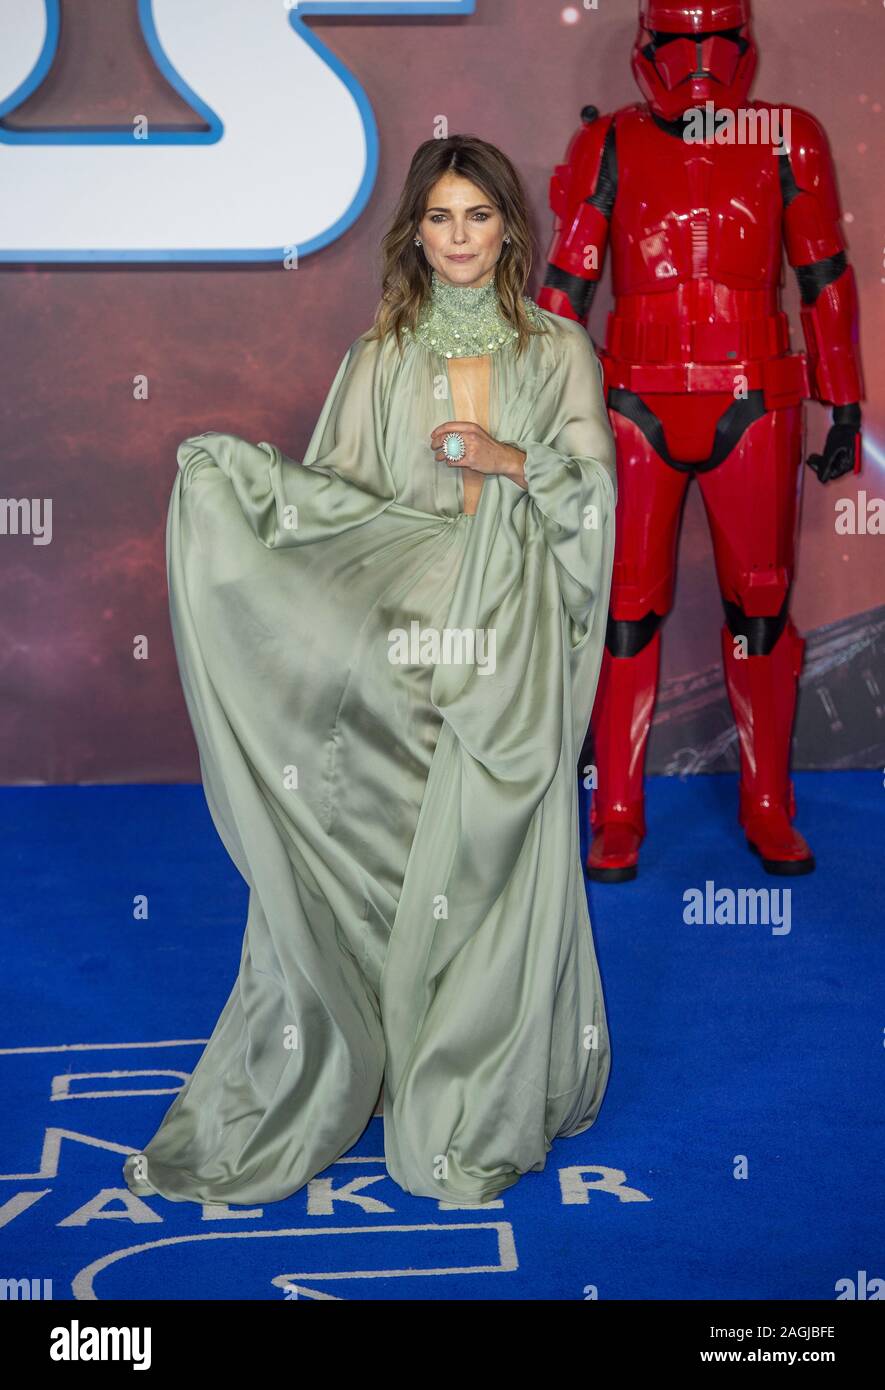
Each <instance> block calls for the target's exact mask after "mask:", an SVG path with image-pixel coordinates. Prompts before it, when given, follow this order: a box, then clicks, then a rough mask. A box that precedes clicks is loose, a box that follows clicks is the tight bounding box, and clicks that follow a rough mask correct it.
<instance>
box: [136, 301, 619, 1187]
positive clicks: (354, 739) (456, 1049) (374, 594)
mask: <svg viewBox="0 0 885 1390" xmlns="http://www.w3.org/2000/svg"><path fill="white" fill-rule="evenodd" d="M544 319H545V321H546V324H547V327H548V332H546V333H543V334H539V335H535V336H533V337H532V338H531V339H530V341H529V345H528V348H527V349H526V350H525V351H524V353H523V355H522V356H521V357H519V356H517V354H516V353H515V351H514V349H513V348H512V347H511V346H510V345H509V344H508V345H507V346H506V347H504V348H501V349H500V350H498V351H496V352H492V353H489V354H487V356H486V358H485V359H473V365H474V367H477V366H478V367H479V370H480V375H478V376H477V374H476V372H475V371H474V372H471V371H470V369H469V364H465V363H464V362H458V363H457V365H456V366H453V365H452V364H453V360H454V359H447V358H446V357H445V356H442V355H439V354H438V353H437V352H436V351H435V350H432V349H430V348H427V347H425V346H424V344H423V343H421V342H419V341H418V340H417V339H416V338H414V337H412V338H410V337H407V338H406V339H405V340H404V345H403V349H402V353H400V352H399V350H398V349H397V346H396V344H395V342H394V340H393V338H392V337H388V338H386V339H385V340H384V341H383V342H381V341H377V340H374V341H373V340H369V339H367V338H365V337H361V338H358V339H357V340H356V341H355V342H354V343H353V344H352V345H351V347H350V348H349V349H348V352H347V353H346V355H345V357H344V359H343V361H342V362H341V365H340V367H339V369H338V371H337V373H336V376H335V379H334V382H333V384H332V387H331V389H330V391H329V394H328V397H327V399H326V402H325V404H324V406H323V408H322V411H321V414H320V417H319V419H318V421H317V425H316V428H315V430H314V432H313V435H312V438H311V441H310V444H309V446H308V449H307V452H306V454H305V456H304V458H303V460H302V461H300V462H299V461H296V460H294V459H291V458H288V457H286V456H284V455H283V454H281V452H280V450H279V448H277V447H276V446H274V445H272V444H267V443H260V444H253V443H250V442H248V441H246V440H243V439H240V438H238V437H236V436H233V435H229V434H217V433H207V434H202V435H197V436H195V437H193V438H190V439H187V440H185V441H184V442H183V443H182V444H181V446H180V448H179V452H178V463H179V473H178V475H177V477H176V480H175V485H174V487H173V491H172V496H171V499H170V504H169V513H168V525H167V567H168V581H169V597H170V612H171V619H172V628H173V636H174V640H175V648H176V654H177V658H178V662H179V668H180V673H181V680H182V685H183V689H184V693H185V697H186V701H187V706H188V711H189V714H190V717H191V721H192V724H193V728H194V732H195V736H196V740H197V745H198V749H199V755H200V767H201V773H202V777H203V785H204V789H205V794H206V799H207V803H208V806H209V809H210V812H211V815H212V818H213V821H214V823H215V826H216V828H217V831H218V833H219V835H220V837H221V839H222V841H223V843H224V845H225V847H226V849H227V850H228V852H229V854H230V856H231V858H232V859H233V861H234V863H235V864H236V866H237V868H238V869H239V871H240V873H241V874H242V875H243V877H244V879H245V881H246V883H247V884H248V886H249V907H248V915H247V921H246V927H245V934H244V939H243V946H242V954H241V959H240V965H239V973H238V976H237V979H236V981H235V983H234V985H233V988H232V991H231V993H230V996H229V998H228V1000H227V1003H226V1004H225V1006H224V1009H223V1011H222V1013H221V1016H220V1017H219V1019H218V1022H217V1024H216V1026H215V1029H214V1031H213V1032H212V1035H211V1037H210V1039H209V1041H208V1043H207V1045H206V1047H205V1049H204V1051H203V1053H202V1055H201V1057H200V1059H199V1061H198V1063H197V1065H196V1067H195V1069H194V1071H193V1073H192V1074H191V1076H190V1077H189V1079H188V1081H187V1082H186V1084H185V1085H184V1087H183V1088H182V1090H181V1091H180V1092H179V1094H178V1095H177V1096H176V1098H175V1100H174V1102H173V1103H172V1105H171V1106H170V1108H169V1110H168V1111H167V1113H166V1115H165V1117H164V1119H163V1121H162V1123H161V1125H160V1127H159V1129H158V1130H157V1132H156V1134H155V1135H154V1137H153V1138H152V1139H151V1141H150V1143H149V1144H147V1145H146V1147H145V1148H144V1150H143V1151H142V1152H141V1153H139V1154H133V1155H131V1156H130V1157H129V1158H127V1160H126V1163H125V1166H124V1175H125V1180H126V1182H127V1184H128V1186H129V1188H130V1189H131V1190H132V1191H133V1192H135V1193H139V1194H151V1193H156V1194H159V1195H161V1196H164V1197H166V1198H168V1199H169V1200H171V1201H196V1202H225V1203H229V1202H232V1203H244V1204H250V1205H251V1204H254V1203H263V1202H271V1201H275V1200H280V1199H282V1198H285V1197H287V1196H289V1195H291V1194H292V1193H294V1192H296V1191H297V1190H298V1189H299V1188H301V1187H302V1186H304V1185H305V1184H306V1183H307V1182H308V1181H309V1180H310V1179H311V1178H313V1177H314V1176H315V1175H316V1174H318V1173H320V1172H321V1171H322V1170H323V1169H325V1168H326V1167H327V1166H328V1165H329V1164H331V1163H333V1162H334V1161H335V1160H336V1159H337V1158H339V1157H340V1156H341V1155H343V1154H344V1153H346V1152H347V1150H348V1149H349V1148H351V1146H352V1145H353V1144H354V1143H355V1141H356V1140H357V1139H358V1138H359V1137H360V1135H361V1134H362V1132H363V1131H364V1129H365V1127H366V1125H367V1123H368V1122H369V1120H370V1119H371V1117H372V1114H373V1112H374V1109H375V1105H376V1101H377V1098H378V1095H379V1088H381V1086H382V1083H383V1124H384V1151H385V1161H386V1166H387V1171H388V1173H389V1174H390V1176H391V1177H392V1178H393V1180H394V1181H395V1182H396V1183H398V1184H399V1186H400V1187H401V1188H402V1189H404V1190H405V1191H406V1192H409V1193H413V1194H415V1195H418V1196H425V1197H431V1198H434V1199H437V1200H439V1201H443V1202H447V1203H452V1204H456V1205H474V1204H478V1203H484V1202H488V1201H491V1200H493V1199H494V1198H495V1197H496V1195H497V1194H498V1193H500V1192H501V1191H502V1190H503V1189H504V1188H506V1187H508V1186H510V1185H511V1184H513V1183H515V1182H516V1181H518V1179H519V1177H520V1176H521V1175H522V1174H523V1173H525V1172H527V1171H529V1170H540V1169H542V1168H543V1167H544V1164H545V1161H546V1155H547V1152H548V1151H549V1149H550V1147H551V1144H552V1141H553V1139H554V1138H555V1137H557V1136H563V1135H572V1134H578V1133H580V1132H581V1131H582V1130H585V1129H587V1128H588V1127H589V1126H590V1125H591V1124H592V1123H593V1121H594V1120H595V1118H596V1115H597V1113H598V1110H599V1107H600V1105H601V1103H602V1099H603V1094H604V1091H605V1087H606V1084H607V1080H608V1074H609V1068H610V1051H609V1036H608V1030H607V1024H606V1015H605V1009H604V1003H603V996H602V989H601V983H600V976H599V970H598V966H597V961H596V955H595V952H594V946H593V939H592V933H591V926H590V918H589V914H588V909H587V902H586V896H585V891H584V880H583V870H582V865H581V862H580V851H579V828H578V803H577V778H576V759H577V750H579V749H580V746H581V739H582V738H583V735H584V733H585V730H586V728H587V724H588V722H589V718H590V712H591V708H592V704H593V697H594V693H595V689H596V683H597V678H598V674H599V668H600V664H601V658H602V645H603V640H604V635H605V627H606V617H607V611H608V599H609V588H610V581H611V570H612V563H613V546H614V508H615V500H616V481H615V465H614V446H613V441H612V437H611V431H610V428H609V424H608V419H607V415H606V410H605V405H604V401H603V395H602V387H601V381H600V373H599V363H598V360H597V358H596V355H595V352H594V350H593V346H592V344H591V342H590V340H589V338H588V337H587V334H586V332H585V330H584V329H583V328H582V327H581V326H580V325H578V324H576V323H574V322H571V321H569V320H566V319H563V318H559V317H557V316H555V315H553V314H549V313H546V312H545V313H544ZM478 382H480V383H481V382H487V383H488V402H487V406H486V408H485V410H484V411H483V410H481V409H479V408H478V405H477V402H479V406H480V407H481V406H484V405H485V402H484V401H483V399H482V391H479V393H477V383H478ZM459 406H460V408H461V409H462V410H464V411H467V412H472V413H467V414H463V415H459V414H458V410H457V407H459ZM483 414H485V417H486V420H487V422H488V426H487V427H488V429H489V432H490V433H491V434H492V435H493V436H494V437H495V438H497V439H499V440H501V441H504V442H509V443H512V444H515V445H517V446H518V447H520V448H521V449H523V450H525V452H526V460H525V465H524V468H525V478H526V483H527V488H526V489H523V488H521V487H520V486H519V485H518V484H517V483H515V482H514V481H512V480H511V479H509V478H506V477H504V476H503V475H498V474H488V475H485V477H484V478H479V479H476V477H475V475H474V480H475V481H474V485H470V486H469V488H468V491H469V492H470V494H471V496H472V497H473V498H474V499H475V498H476V495H477V488H476V485H475V484H476V483H477V482H478V483H479V484H481V491H479V493H478V505H476V508H475V515H470V514H469V513H470V511H471V510H472V508H471V507H468V508H467V510H466V511H465V495H466V494H465V476H464V471H463V470H462V469H461V468H458V467H453V466H451V465H449V464H447V463H444V462H440V461H437V459H436V458H435V455H434V450H433V448H432V447H431V445H430V435H431V433H432V431H433V429H434V428H435V426H436V425H438V424H440V423H442V422H444V421H446V420H451V419H459V418H460V419H465V418H480V423H485V420H483V419H482V418H481V417H482V415H483ZM471 635H472V637H473V646H472V647H471V641H470V638H471Z"/></svg>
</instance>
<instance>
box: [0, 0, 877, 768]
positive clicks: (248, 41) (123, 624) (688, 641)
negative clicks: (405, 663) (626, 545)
mask: <svg viewBox="0 0 885 1390" xmlns="http://www.w3.org/2000/svg"><path fill="white" fill-rule="evenodd" d="M636 14H637V5H636V3H635V0H597V3H591V2H590V0H576V3H574V4H563V3H560V0H316V2H315V3H314V2H313V0H305V2H304V3H294V0H288V2H287V0H140V2H139V0H0V299H2V317H3V328H4V331H3V334H2V340H0V357H2V364H0V365H2V371H0V592H2V603H0V782H3V783H55V782H60V783H76V782H135V781H137V782H142V781H158V782H162V781H178V780H195V779H196V778H197V777H198V771H199V770H198V764H197V756H196V749H195V745H194V742H193V738H192V735H191V731H190V725H189V723H188V719H187V711H186V708H185V705H184V699H183V696H182V693H181V688H180V684H179V679H178V672H177V667H176V664H175V655H174V649H173V645H172V634H171V630H170V627H169V620H168V609H167V592H166V573H165V526H166V508H167V504H168V499H169V494H170V491H171V488H172V484H173V482H174V479H175V475H176V460H175V449H176V444H177V442H178V441H179V440H180V439H182V438H183V437H184V436H186V435H190V434H197V433H201V432H203V431H205V430H221V431H229V432H232V433H235V434H240V435H243V436H244V437H246V438H248V439H253V440H270V441H273V442H274V443H277V444H279V446H280V447H281V448H282V450H283V452H284V453H287V454H289V455H290V456H292V457H295V458H298V457H300V455H301V453H302V451H303V449H304V447H305V445H306V443H307V440H308V439H309V437H310V433H311V431H312V428H313V425H314V423H315V421H316V418H317V415H318V413H319V410H320V408H321V406H322V403H323V400H324V398H325V395H326V392H327V390H328V388H329V385H330V384H331V381H332V377H333V375H334V372H335V370H336V368H337V365H338V363H339V362H340V360H341V358H342V356H343V354H344V351H345V350H346V348H347V346H348V345H349V344H350V343H351V342H352V341H353V339H354V338H355V337H356V336H357V335H358V334H359V333H360V332H362V331H363V329H364V328H366V327H367V326H368V324H369V322H370V321H371V318H372V315H373V313H374V309H375V306H376V303H377V299H378V293H379V266H380V258H379V244H380V240H381V237H382V236H383V233H384V231H385V229H386V226H387V223H388V219H389V217H390V214H391V211H392V208H393V206H394V203H395V201H396V198H397V196H398V193H399V190H400V187H401V184H402V180H403V178H404V176H405V173H406V170H407V168H408V164H409V161H410V158H411V155H412V153H413V151H414V149H415V147H416V146H417V145H418V144H419V143H421V142H422V141H423V140H426V139H428V138H431V137H432V136H434V135H447V134H455V133H458V132H464V133H470V134H475V135H478V136H480V137H482V138H483V139H486V140H490V141H492V142H493V143H495V144H497V145H499V146H500V147H501V148H503V149H504V150H505V151H506V152H507V154H508V155H509V156H510V157H511V158H512V159H513V161H514V162H515V164H516V165H517V167H518V168H519V170H520V172H521V174H522V177H523V179H524V182H525V186H526V190H527V192H528V195H529V198H530V201H531V206H532V211H533V222H534V232H535V237H536V247H537V252H536V261H535V267H534V273H533V277H532V282H531V284H530V285H529V291H530V293H532V294H537V292H538V290H539V288H540V285H541V284H542V282H543V278H544V271H545V264H546V252H547V248H548V246H549V242H550V238H551V233H552V226H553V222H552V214H551V212H550V210H549V208H548V205H547V187H548V182H549V178H550V174H551V172H552V170H553V167H554V165H555V164H556V163H558V162H560V161H561V160H562V159H563V157H564V153H565V149H566V146H567V144H568V141H569V139H570V137H571V135H572V133H573V132H574V130H575V129H576V127H577V126H578V124H579V121H580V112H581V109H582V108H583V107H584V106H585V105H587V104H591V103H592V104H593V105H595V106H597V107H598V108H599V109H600V111H603V112H605V111H607V110H611V109H613V108H616V107H619V106H623V105H625V104H628V103H630V102H632V101H634V100H638V99H639V94H638V92H637V90H636V88H635V86H634V82H633V78H632V75H631V71H630V51H631V47H632V44H633V39H634V36H635V32H636ZM755 16H756V18H755V32H756V38H757V41H758V44H759V48H760V54H761V61H760V67H759V73H758V76H757V79H756V83H755V86H754V93H753V94H754V96H755V97H757V98H759V99H760V100H767V101H775V102H789V103H793V104H795V105H798V106H801V107H804V108H806V109H808V110H810V111H812V112H813V113H814V114H815V115H816V116H817V117H818V119H820V120H821V121H822V122H823V124H824V125H825V127H826V129H827V132H828V135H829V138H830V143H831V147H832V150H833V154H834V158H835V162H836V166H837V169H838V175H839V185H840V194H841V199H842V206H843V210H844V221H845V231H846V235H847V238H848V242H849V251H850V257H851V260H852V263H853V264H854V267H855V270H856V273H857V276H858V283H859V288H860V294H861V336H862V344H863V351H864V362H865V370H866V380H867V395H868V399H867V401H866V404H865V408H864V410H865V441H864V465H863V470H862V472H861V474H860V475H858V476H854V475H849V476H848V477H846V478H843V479H840V480H839V481H837V482H835V483H833V484H831V485H830V486H828V487H822V486H821V485H820V484H819V483H818V482H817V479H816V478H815V477H814V475H813V474H812V473H811V472H810V471H809V470H807V469H805V470H804V475H805V476H804V494H803V506H802V518H801V535H800V549H799V565H798V574H797V580H796V585H795V590H794V603H793V614H794V618H795V621H796V622H797V625H798V626H799V628H800V630H801V631H802V632H803V634H804V635H805V636H806V637H807V639H808V647H807V652H806V664H805V671H804V676H803V684H802V693H801V699H800V708H799V714H798V718H797V726H796V747H795V757H794V766H796V767H871V766H877V765H885V563H883V557H885V538H883V534H882V533H883V532H885V500H883V499H885V419H883V404H885V403H883V396H882V389H881V381H882V368H881V365H880V363H881V358H882V354H883V349H885V323H883V303H885V185H883V180H882V177H881V172H882V169H883V167H885V161H883V153H885V138H883V131H885V110H883V107H885V9H883V6H882V5H881V4H879V3H876V2H875V0H827V3H823V2H822V0H791V3H790V4H789V5H784V4H783V2H782V0H756V6H755ZM608 283H609V282H608V272H607V273H606V277H605V279H604V281H603V284H602V286H601V288H600V292H599V294H598V295H597V297H596V300H595V302H594V305H593V310H592V314H591V317H590V321H589V329H590V333H591V335H592V337H593V338H594V341H596V342H597V343H600V342H601V341H602V339H603V338H604V332H605V320H606V315H607V312H608V310H609V308H610V303H611V299H610V293H609V289H608ZM784 301H785V305H786V307H787V309H788V311H789V312H790V314H791V318H792V322H793V346H794V348H796V349H801V348H802V347H804V343H803V340H802V335H801V329H800V320H799V299H798V292H797V289H796V286H795V284H794V282H793V277H792V275H790V276H789V278H788V279H787V280H786V281H785V285H784ZM828 421H829V414H828V412H827V411H825V409H824V408H823V407H821V406H819V405H816V404H810V405H809V406H808V407H807V447H806V454H807V453H808V452H812V451H814V450H816V449H819V448H820V446H821V444H822V442H823V438H824V434H825V431H826V427H827V424H828ZM696 493H697V490H696V489H695V488H692V489H690V492H689V499H688V503H687V507H686V512H685V518H684V523H683V529H682V537H681V544H680V570H679V582H678V588H677V597H676V605H675V608H674V611H673V613H672V614H671V615H670V617H669V618H668V620H667V623H666V629H665V637H664V664H663V686H662V692H661V699H660V701H659V704H658V708H657V712H656V717H655V725H654V729H653V734H652V744H651V756H650V767H651V769H652V770H653V771H658V772H667V773H670V774H679V775H683V774H686V773H693V772H703V771H718V770H725V769H729V768H733V767H736V766H737V744H736V736H735V733H734V728H733V724H732V720H731V713H730V710H729V707H728V704H727V700H726V696H725V690H724V685H723V681H722V676H721V671H720V661H719V629H720V626H721V622H722V610H721V606H720V602H719V597H718V590H717V585H716V579H715V572H714V568H713V563H712V558H711V554H710V544H709V537H708V533H707V526H706V521H705V518H704V514H703V508H702V505H701V503H700V499H699V497H698V496H697V495H696Z"/></svg>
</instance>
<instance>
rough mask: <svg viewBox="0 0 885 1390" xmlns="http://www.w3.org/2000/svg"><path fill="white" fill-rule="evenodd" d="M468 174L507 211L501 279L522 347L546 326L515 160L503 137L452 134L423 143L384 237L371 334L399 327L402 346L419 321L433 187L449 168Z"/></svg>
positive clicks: (427, 271)
mask: <svg viewBox="0 0 885 1390" xmlns="http://www.w3.org/2000/svg"><path fill="white" fill-rule="evenodd" d="M446 173H454V174H460V175H461V176H462V177H463V178H466V179H469V180H470V182H471V183H475V184H476V185H477V187H479V188H481V189H482V190H483V192H484V193H485V195H486V197H487V198H488V200H489V202H490V203H492V204H493V205H494V207H496V208H497V210H498V212H499V213H500V214H501V216H502V218H503V220H504V225H505V227H506V228H507V234H508V235H509V237H510V241H509V242H505V243H504V245H503V246H502V248H501V255H500V257H499V259H498V263H497V265H496V266H495V285H496V287H497V291H498V297H499V300H500V305H501V313H502V315H503V317H504V318H505V319H506V321H507V322H508V323H509V324H510V325H511V326H512V327H513V328H515V329H516V330H517V331H518V333H519V338H518V341H517V347H516V350H517V353H521V352H522V351H523V349H524V348H525V346H526V344H527V343H528V340H529V337H530V336H531V335H532V334H533V333H538V332H545V331H546V329H544V328H538V327H536V326H535V325H534V324H533V323H532V321H531V320H530V318H529V316H528V314H527V313H526V310H525V305H524V303H523V295H524V293H525V287H526V284H527V282H528V278H529V271H530V270H531V265H532V235H531V231H530V228H529V219H528V210H527V204H526V198H525V192H524V190H523V187H522V182H521V180H520V177H519V174H518V173H517V172H516V169H515V168H514V166H513V164H512V163H511V162H510V160H509V159H508V158H507V156H506V155H505V154H503V153H502V151H501V150H499V149H498V148H497V146H495V145H490V144H488V143H487V142H486V141H485V140H480V139H479V138H478V136H476V135H450V136H449V137H448V138H447V139H445V140H425V141H424V143H423V144H422V145H419V146H418V148H417V150H416V151H415V153H414V155H413V156H412V162H411V164H410V165H409V172H408V174H407V175H406V181H405V184H404V186H403V191H402V193H401V194H400V198H399V202H398V204H397V206H396V211H395V212H394V214H393V219H392V221H391V224H390V227H389V229H388V231H387V233H386V234H385V236H384V238H383V239H382V242H381V257H382V276H381V302H380V303H379V305H378V309H377V311H376V313H375V319H374V323H373V325H372V327H371V329H370V330H369V331H368V332H367V333H365V334H364V335H363V336H364V337H365V338H367V339H372V338H384V337H386V336H387V334H388V333H392V334H393V335H394V337H395V338H396V343H397V346H398V348H399V349H400V351H402V330H403V328H404V327H409V328H412V329H413V328H414V327H415V325H416V323H417V321H418V315H419V313H420V311H421V306H422V304H423V303H424V301H425V299H426V298H427V296H428V295H429V294H430V290H431V270H432V267H431V265H430V263H429V261H428V260H427V258H426V256H425V255H424V251H423V249H422V248H421V247H420V246H416V245H415V236H416V234H417V231H418V227H419V224H420V223H421V221H422V219H423V217H424V214H425V211H426V209H427V203H428V199H429V196H430V191H431V189H432V188H433V185H434V184H435V183H436V181H437V180H438V179H440V178H442V176H443V174H446Z"/></svg>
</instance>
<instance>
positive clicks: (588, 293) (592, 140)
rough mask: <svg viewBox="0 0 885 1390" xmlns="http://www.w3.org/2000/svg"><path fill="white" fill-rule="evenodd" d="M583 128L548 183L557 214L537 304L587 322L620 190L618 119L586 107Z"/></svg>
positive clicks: (551, 205) (591, 107) (571, 142)
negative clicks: (616, 143) (616, 155)
mask: <svg viewBox="0 0 885 1390" xmlns="http://www.w3.org/2000/svg"><path fill="white" fill-rule="evenodd" d="M581 115H582V122H583V124H582V125H581V126H580V127H579V129H578V130H576V131H575V134H574V135H573V136H572V138H571V140H570V141H569V146H568V149H567V150H566V156H565V163H564V164H557V166H556V169H555V171H554V173H553V177H552V178H551V180H550V195H549V197H550V207H551V208H552V209H553V212H554V214H555V221H554V233H553V240H552V242H551V244H550V250H549V252H548V255H547V260H548V268H547V276H546V279H545V282H544V286H543V288H542V289H541V291H540V293H539V294H538V303H539V304H540V305H541V307H542V308H544V309H548V310H550V312H551V313H554V314H559V315H561V316H562V317H563V318H568V319H576V320H577V321H578V322H579V323H586V319H587V315H588V313H589V311H590V304H591V301H592V298H593V291H594V289H595V287H596V285H597V283H598V282H599V279H600V277H601V275H602V268H603V264H604V261H605V252H606V248H607V246H608V225H609V218H610V216H611V208H612V204H613V202H614V195H615V189H616V187H617V166H616V163H615V158H614V133H615V128H614V116H603V117H602V118H601V119H600V118H599V116H598V113H597V111H596V108H595V107H593V106H588V107H585V108H584V111H583V112H582V113H581Z"/></svg>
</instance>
